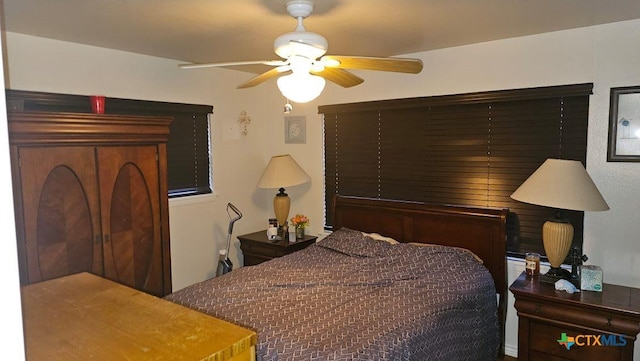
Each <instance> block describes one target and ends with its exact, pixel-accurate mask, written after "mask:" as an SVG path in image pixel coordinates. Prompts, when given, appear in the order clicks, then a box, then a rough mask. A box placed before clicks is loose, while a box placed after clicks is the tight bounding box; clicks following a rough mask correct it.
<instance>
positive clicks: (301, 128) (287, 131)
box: [284, 116, 307, 144]
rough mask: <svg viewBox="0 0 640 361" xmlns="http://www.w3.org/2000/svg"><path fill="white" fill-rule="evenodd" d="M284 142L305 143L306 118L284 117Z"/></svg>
mask: <svg viewBox="0 0 640 361" xmlns="http://www.w3.org/2000/svg"><path fill="white" fill-rule="evenodd" d="M284 142H285V143H299V144H304V143H306V142H307V117H305V116H286V117H284Z"/></svg>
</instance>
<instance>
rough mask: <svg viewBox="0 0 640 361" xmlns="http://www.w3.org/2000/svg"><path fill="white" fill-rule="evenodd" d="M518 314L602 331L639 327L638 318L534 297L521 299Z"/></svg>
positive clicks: (619, 331) (626, 331)
mask: <svg viewBox="0 0 640 361" xmlns="http://www.w3.org/2000/svg"><path fill="white" fill-rule="evenodd" d="M516 302H517V306H516V308H517V310H518V314H522V315H531V316H533V317H540V318H545V319H552V320H556V321H558V322H562V323H567V324H574V325H580V326H581V327H590V328H594V329H597V330H599V331H601V332H607V333H617V334H634V333H636V332H637V329H638V322H637V320H633V319H629V318H625V317H624V316H623V315H620V314H616V313H613V312H608V311H607V310H588V309H585V308H583V307H577V306H576V307H572V306H569V305H558V304H556V303H552V302H543V301H540V300H533V299H526V298H525V299H519V300H517V301H516Z"/></svg>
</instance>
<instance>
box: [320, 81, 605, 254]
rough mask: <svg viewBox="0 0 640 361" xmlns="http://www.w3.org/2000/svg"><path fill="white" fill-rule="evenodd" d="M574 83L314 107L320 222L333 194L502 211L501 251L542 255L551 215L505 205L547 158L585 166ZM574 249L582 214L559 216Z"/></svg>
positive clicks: (582, 105)
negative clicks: (321, 145) (321, 148)
mask: <svg viewBox="0 0 640 361" xmlns="http://www.w3.org/2000/svg"><path fill="white" fill-rule="evenodd" d="M592 88H593V85H592V84H590V83H589V84H577V85H567V86H553V87H543V88H529V89H516V90H504V91H494V92H482V93H472V94H460V95H449V96H438V97H423V98H410V99H398V100H385V101H374V102H365V103H352V104H339V105H326V106H321V107H319V112H320V113H322V114H324V127H325V199H326V204H325V214H326V222H327V224H326V226H327V227H328V228H330V227H331V220H332V214H331V204H330V202H331V200H332V195H333V194H341V195H353V196H363V197H374V198H383V199H402V200H414V201H422V202H429V203H445V204H458V205H473V206H486V207H498V208H509V210H510V213H509V218H508V222H507V233H508V240H507V243H508V251H509V254H511V255H522V254H524V253H525V252H528V251H536V252H540V253H543V254H544V250H543V248H542V242H541V238H542V235H541V231H542V224H543V223H544V221H545V220H546V219H548V218H550V217H551V216H552V215H553V213H554V212H555V211H556V210H554V209H550V208H546V207H540V206H534V205H530V204H526V203H521V202H518V201H514V200H512V199H511V198H510V195H511V193H513V192H514V191H515V190H516V188H518V187H519V186H520V184H522V183H523V182H524V181H525V180H526V179H527V178H528V177H529V176H530V175H531V174H532V173H533V172H534V171H535V170H536V169H537V168H538V167H539V166H540V165H541V164H542V163H543V162H544V161H545V160H546V159H547V158H561V159H572V160H579V161H581V162H582V163H583V164H586V149H587V123H588V111H589V95H590V94H591V92H592ZM564 215H565V216H566V217H567V218H569V219H570V220H571V222H572V224H573V225H574V227H575V236H574V245H576V246H579V247H581V246H582V228H583V226H582V222H583V212H575V211H566V212H565V214H564Z"/></svg>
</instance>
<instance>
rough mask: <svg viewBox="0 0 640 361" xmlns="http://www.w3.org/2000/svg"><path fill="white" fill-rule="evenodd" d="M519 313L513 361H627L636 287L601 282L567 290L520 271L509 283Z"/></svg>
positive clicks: (636, 311) (639, 292)
mask: <svg viewBox="0 0 640 361" xmlns="http://www.w3.org/2000/svg"><path fill="white" fill-rule="evenodd" d="M509 290H510V291H511V293H513V295H514V297H515V308H516V310H517V311H518V361H529V360H544V361H550V360H554V361H559V360H576V361H591V360H593V361H596V360H597V361H609V360H616V361H632V360H633V344H634V341H635V339H636V335H637V334H638V332H640V289H638V288H632V287H625V286H617V285H611V284H606V283H605V284H603V285H602V292H593V291H582V292H576V293H573V294H569V293H567V292H565V291H558V290H556V289H555V286H554V284H553V283H545V282H540V277H539V276H535V277H529V276H527V275H526V273H525V272H523V273H522V274H521V275H520V277H518V279H517V280H515V282H513V284H512V285H511V287H509Z"/></svg>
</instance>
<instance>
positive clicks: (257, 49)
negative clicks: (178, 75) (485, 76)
mask: <svg viewBox="0 0 640 361" xmlns="http://www.w3.org/2000/svg"><path fill="white" fill-rule="evenodd" d="M2 3H3V7H4V9H3V15H4V19H3V26H4V28H5V30H7V31H11V32H16V33H22V34H29V35H35V36H40V37H45V38H52V39H59V40H64V41H69V42H75V43H81V44H87V45H94V46H99V47H105V48H111V49H118V50H124V51H129V52H134V53H140V54H147V55H153V56H158V57H163V58H169V59H176V60H180V61H183V62H196V63H209V62H228V61H243V60H268V59H277V56H276V55H275V54H274V53H273V40H274V39H275V38H276V37H277V36H278V35H280V34H282V33H285V32H289V31H293V30H294V29H295V26H296V21H295V20H294V19H293V18H291V17H290V16H289V15H288V14H287V12H286V9H285V3H286V0H0V4H2ZM637 18H640V1H639V0H316V8H315V11H314V13H313V14H312V15H311V16H310V17H309V18H307V19H306V20H305V22H304V24H305V27H306V29H307V30H308V31H314V32H318V33H320V34H322V35H324V36H325V37H326V38H327V39H328V40H329V51H328V54H333V55H357V56H393V55H401V54H409V53H414V52H420V51H426V50H433V49H438V48H446V47H452V46H459V45H465V44H471V43H478V42H484V41H490V40H496V39H504V38H510V37H517V36H523V35H529V34H537V33H543V32H550V31H556V30H563V29H570V28H578V27H585V26H590V25H596V24H604V23H610V22H617V21H623V20H630V19H637ZM238 69H239V70H246V71H253V72H258V71H260V70H262V69H263V68H261V69H260V70H259V69H257V68H252V67H242V68H238Z"/></svg>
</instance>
